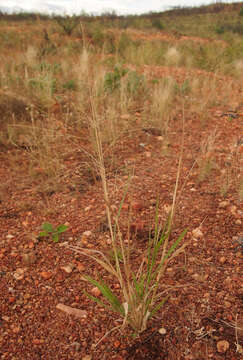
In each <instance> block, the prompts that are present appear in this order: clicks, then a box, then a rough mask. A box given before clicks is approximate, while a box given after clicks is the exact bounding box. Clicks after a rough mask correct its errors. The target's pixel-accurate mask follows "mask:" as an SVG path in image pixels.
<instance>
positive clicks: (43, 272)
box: [40, 271, 52, 280]
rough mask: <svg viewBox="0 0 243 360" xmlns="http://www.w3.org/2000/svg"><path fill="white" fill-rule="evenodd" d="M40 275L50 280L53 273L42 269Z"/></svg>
mask: <svg viewBox="0 0 243 360" xmlns="http://www.w3.org/2000/svg"><path fill="white" fill-rule="evenodd" d="M40 275H41V277H42V278H43V279H45V280H48V279H50V278H51V277H52V273H51V272H50V271H42V272H41V273H40Z"/></svg>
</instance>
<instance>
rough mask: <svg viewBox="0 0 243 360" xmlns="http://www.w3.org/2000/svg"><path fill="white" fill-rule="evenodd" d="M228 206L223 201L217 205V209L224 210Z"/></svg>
mask: <svg viewBox="0 0 243 360" xmlns="http://www.w3.org/2000/svg"><path fill="white" fill-rule="evenodd" d="M228 205H229V202H228V201H227V200H224V201H221V202H220V203H219V208H220V209H225V208H226V207H227V206H228Z"/></svg>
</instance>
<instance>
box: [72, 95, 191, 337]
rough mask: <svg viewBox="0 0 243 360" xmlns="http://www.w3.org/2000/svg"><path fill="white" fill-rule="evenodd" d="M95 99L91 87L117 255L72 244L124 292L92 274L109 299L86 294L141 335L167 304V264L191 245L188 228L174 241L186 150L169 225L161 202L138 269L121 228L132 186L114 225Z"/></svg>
mask: <svg viewBox="0 0 243 360" xmlns="http://www.w3.org/2000/svg"><path fill="white" fill-rule="evenodd" d="M93 99H94V94H93V92H92V90H90V103H91V109H92V127H93V130H94V135H95V140H96V151H97V165H98V168H99V171H100V177H101V181H102V186H103V194H104V200H105V204H106V214H107V219H108V225H109V231H110V237H111V248H112V249H111V251H112V256H113V258H112V260H111V259H110V257H109V256H107V255H105V254H104V253H103V252H101V251H98V250H92V249H84V248H80V247H77V246H69V247H70V248H71V249H72V250H74V251H75V252H77V253H80V254H82V255H84V256H87V257H88V258H90V259H92V260H94V261H95V262H96V263H97V264H99V265H100V266H101V267H102V268H103V269H104V270H106V271H107V272H108V273H109V274H110V275H111V276H112V277H114V278H115V279H116V280H117V281H118V282H119V284H120V289H121V292H120V295H119V296H118V295H116V294H115V293H114V291H113V290H112V289H111V287H110V286H109V285H108V284H107V283H105V281H104V280H103V279H102V278H99V279H98V280H96V279H94V278H92V277H90V276H85V279H86V280H87V281H88V282H90V283H91V284H92V285H94V286H96V287H98V289H99V290H100V292H101V293H102V295H103V298H104V300H105V301H102V300H101V299H100V298H98V297H95V296H93V295H91V294H89V293H88V292H86V291H85V294H86V295H87V296H88V297H89V298H90V299H91V300H94V301H95V302H97V303H98V304H99V305H101V306H103V307H105V308H107V309H109V310H111V311H113V312H116V313H118V314H119V315H120V316H121V317H122V318H123V324H122V328H123V329H124V328H125V327H126V326H127V325H130V326H131V328H132V329H133V330H134V332H135V334H136V335H137V334H139V333H140V332H142V331H144V330H145V329H146V328H147V323H148V320H149V319H150V318H151V317H153V316H154V315H155V314H156V313H157V312H158V311H159V310H160V309H161V307H162V306H163V305H164V303H165V301H166V299H167V297H166V296H165V297H163V296H162V293H161V291H160V283H161V281H162V278H163V275H164V272H165V269H166V266H167V264H168V263H169V262H170V261H171V260H172V259H173V258H174V257H176V256H177V255H178V254H179V253H181V252H182V251H184V249H185V247H186V245H187V244H186V243H184V244H183V245H181V244H180V243H181V241H182V240H183V238H184V236H185V235H186V231H187V230H184V231H183V232H182V233H181V234H180V235H179V237H178V238H177V239H175V240H174V241H170V240H171V239H170V237H171V230H172V224H173V217H174V212H175V208H176V196H177V189H178V184H179V177H180V168H181V162H182V152H181V155H180V159H179V165H178V171H177V178H176V184H175V189H174V194H173V203H172V207H171V212H170V214H169V217H168V220H167V222H166V224H165V225H163V224H162V223H161V222H160V221H159V216H158V205H159V203H158V202H157V207H156V214H155V231H154V236H153V237H152V235H151V234H150V236H149V238H148V246H147V250H146V252H147V255H146V257H145V258H144V259H143V260H142V262H141V264H140V266H139V267H138V268H134V267H133V262H132V257H131V237H130V235H129V234H130V232H129V231H128V241H127V244H126V242H125V241H124V238H123V236H122V233H121V231H120V227H119V218H120V213H121V210H122V206H123V203H124V200H125V198H126V196H127V192H128V187H129V186H127V187H126V189H125V191H124V194H123V198H122V200H121V203H120V206H119V210H118V214H117V216H116V217H115V220H114V224H113V223H112V210H111V207H110V200H109V192H108V184H107V175H106V169H105V163H104V152H103V147H102V139H101V129H100V121H99V120H98V117H97V109H96V107H95V104H94V100H93ZM183 134H184V131H183ZM183 139H184V135H183ZM182 141H184V140H182Z"/></svg>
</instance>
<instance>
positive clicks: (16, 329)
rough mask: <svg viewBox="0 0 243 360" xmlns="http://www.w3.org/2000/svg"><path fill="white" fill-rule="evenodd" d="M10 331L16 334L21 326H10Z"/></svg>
mask: <svg viewBox="0 0 243 360" xmlns="http://www.w3.org/2000/svg"><path fill="white" fill-rule="evenodd" d="M12 331H13V333H14V334H18V333H20V331H21V328H20V327H19V326H14V327H13V328H12Z"/></svg>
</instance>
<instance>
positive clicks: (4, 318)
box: [2, 315, 10, 322]
mask: <svg viewBox="0 0 243 360" xmlns="http://www.w3.org/2000/svg"><path fill="white" fill-rule="evenodd" d="M2 320H4V321H6V322H9V320H10V317H9V316H5V315H3V316H2Z"/></svg>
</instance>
